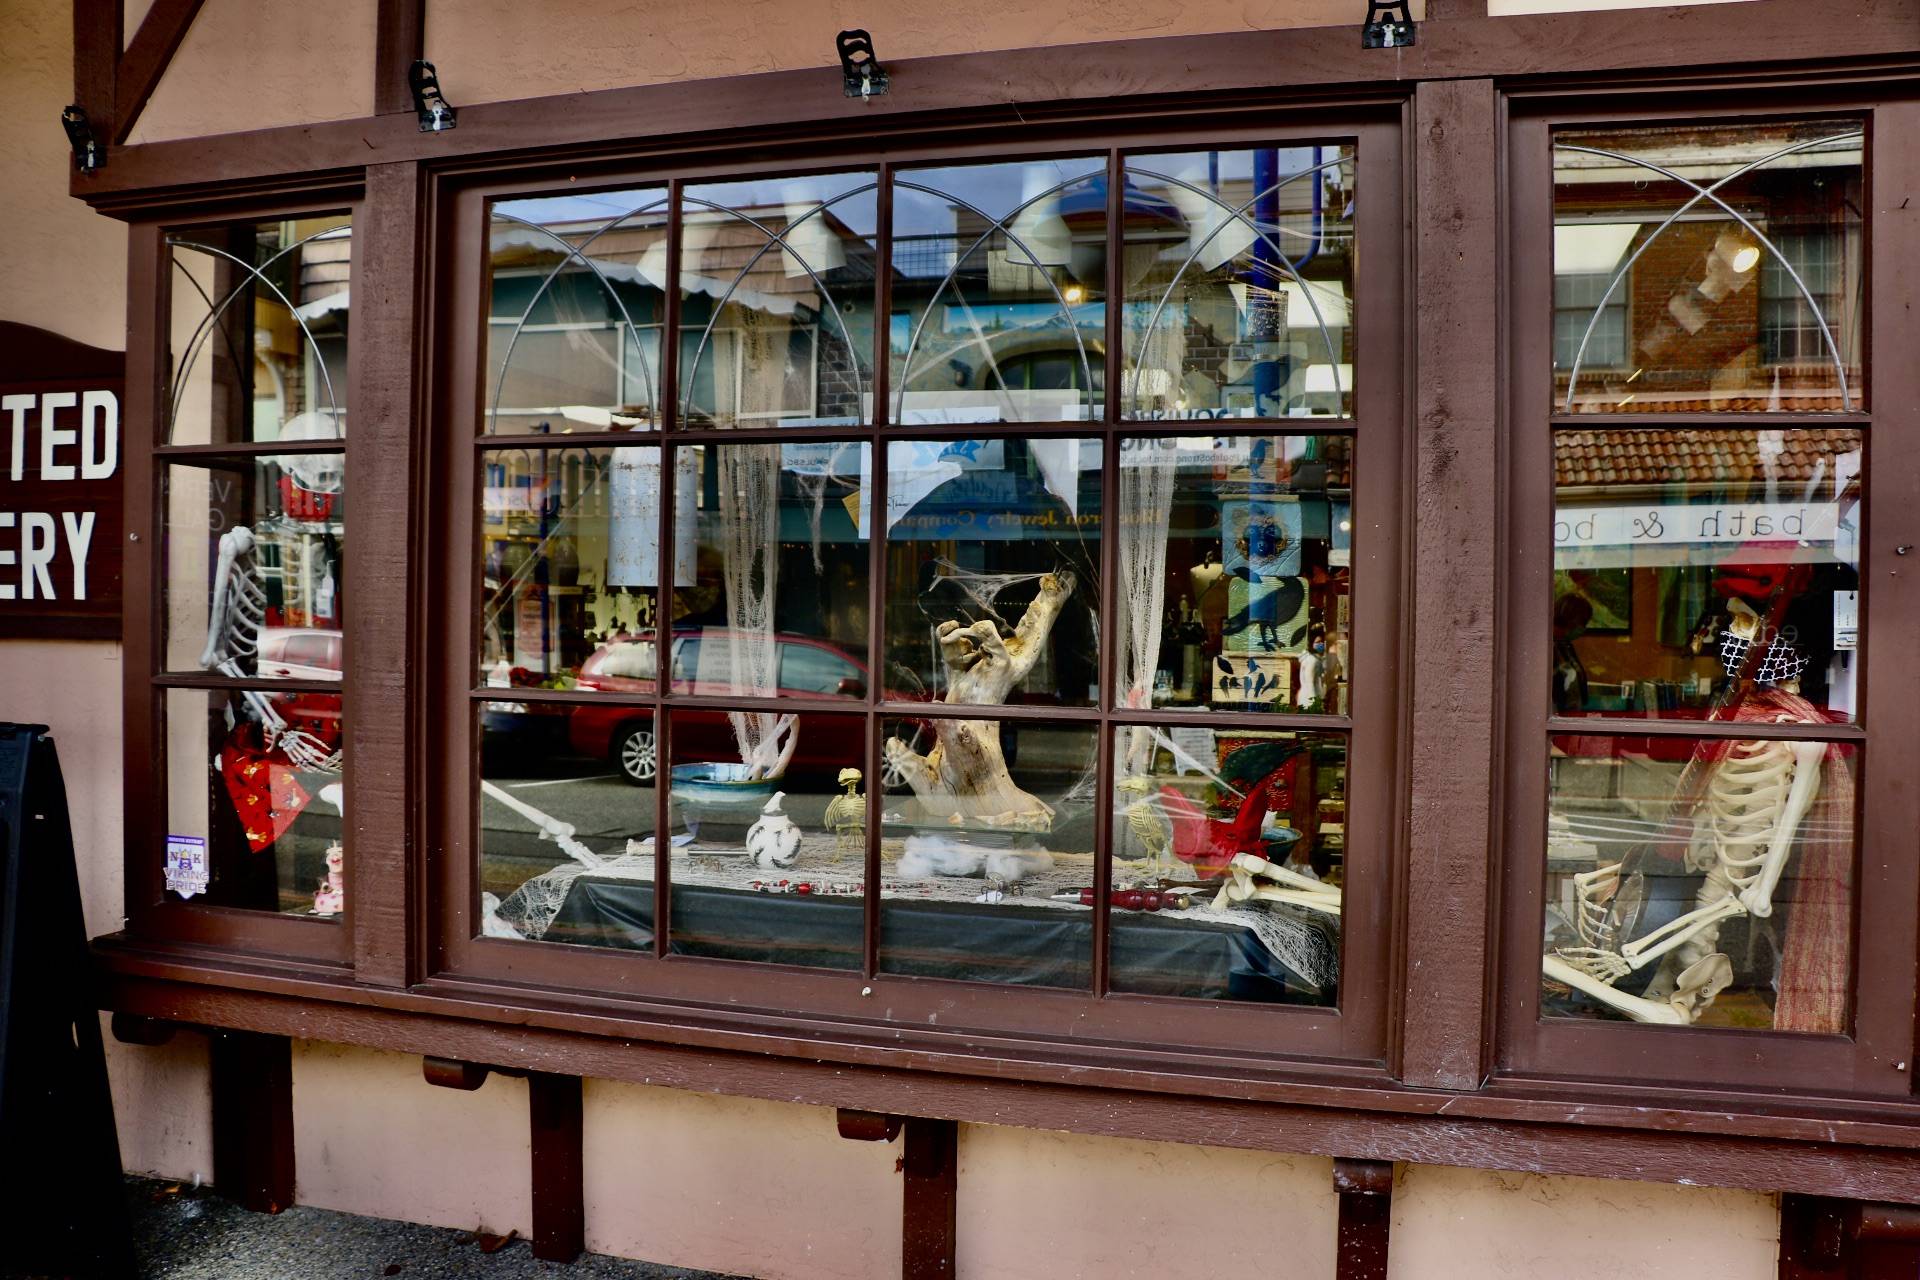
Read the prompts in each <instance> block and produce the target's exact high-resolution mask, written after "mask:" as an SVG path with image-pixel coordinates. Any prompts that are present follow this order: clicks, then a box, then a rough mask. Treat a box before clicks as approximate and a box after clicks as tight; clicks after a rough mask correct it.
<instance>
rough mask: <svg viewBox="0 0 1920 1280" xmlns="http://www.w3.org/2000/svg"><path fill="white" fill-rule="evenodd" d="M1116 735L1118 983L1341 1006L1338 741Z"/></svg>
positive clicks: (1172, 992)
mask: <svg viewBox="0 0 1920 1280" xmlns="http://www.w3.org/2000/svg"><path fill="white" fill-rule="evenodd" d="M1117 732H1118V734H1119V737H1118V738H1117V740H1116V741H1115V744H1114V779H1115V781H1114V795H1113V806H1114V820H1113V833H1114V834H1113V839H1114V850H1113V898H1112V906H1113V931H1112V943H1111V947H1112V950H1111V955H1112V965H1111V967H1110V973H1111V981H1112V986H1113V989H1114V990H1115V991H1133V992H1139V993H1142V994H1146V995H1165V996H1191V997H1198V998H1203V999H1209V1000H1249V1001H1260V1002H1266V1003H1280V1004H1312V1005H1325V1006H1332V1005H1335V1004H1337V1003H1338V1002H1339V985H1340V894H1341V884H1342V882H1343V881H1344V879H1345V865H1346V807H1347V798H1346V797H1347V744H1346V738H1345V737H1344V736H1342V735H1338V734H1317V733H1313V734H1300V733H1288V732H1278V731H1260V730H1226V729H1211V728H1205V727H1200V728H1188V727H1179V728H1159V727H1152V726H1146V725H1136V726H1132V727H1125V726H1123V727H1121V728H1120V729H1119V730H1118V731H1117Z"/></svg>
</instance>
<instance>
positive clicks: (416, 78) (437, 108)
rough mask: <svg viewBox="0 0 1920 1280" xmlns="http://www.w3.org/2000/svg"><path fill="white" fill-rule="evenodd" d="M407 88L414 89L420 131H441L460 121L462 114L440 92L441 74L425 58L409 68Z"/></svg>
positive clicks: (414, 106)
mask: <svg viewBox="0 0 1920 1280" xmlns="http://www.w3.org/2000/svg"><path fill="white" fill-rule="evenodd" d="M407 88H408V89H410V90H412V91H413V109H414V111H415V112H416V113H417V114H418V115H419V117H420V132H422V133H440V132H442V131H444V130H447V129H451V128H453V127H454V126H455V125H457V124H459V123H460V115H459V113H458V112H457V111H455V110H454V109H453V106H452V104H450V103H449V102H448V101H447V100H446V98H445V96H444V95H442V94H441V92H440V76H439V74H438V73H436V72H435V71H434V69H433V64H432V63H431V62H427V61H425V60H424V59H422V60H418V61H415V62H414V64H413V65H412V66H410V67H408V68H407Z"/></svg>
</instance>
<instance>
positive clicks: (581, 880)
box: [475, 702, 658, 951]
mask: <svg viewBox="0 0 1920 1280" xmlns="http://www.w3.org/2000/svg"><path fill="white" fill-rule="evenodd" d="M478 715H479V719H480V838H479V840H478V841H477V844H478V857H479V868H480V876H479V879H480V895H481V896H480V907H481V912H480V916H479V918H478V922H477V924H476V927H475V933H477V934H482V935H484V936H487V937H498V938H513V937H520V938H526V939H528V940H530V941H536V942H538V941H547V942H573V943H579V944H582V945H586V946H605V947H633V948H637V949H640V950H648V951H650V950H652V948H653V915H652V907H653V839H652V837H653V805H654V785H655V782H654V775H655V773H656V771H657V761H658V756H657V752H656V748H655V745H654V734H653V713H652V712H651V711H649V710H648V709H646V708H644V707H631V706H616V705H609V704H605V703H590V704H588V703H573V704H570V705H566V706H557V705H554V704H552V703H539V702H485V703H482V704H481V705H480V710H479V712H478ZM615 904H625V906H627V907H630V908H633V910H630V911H628V910H620V909H617V908H616V905H615Z"/></svg>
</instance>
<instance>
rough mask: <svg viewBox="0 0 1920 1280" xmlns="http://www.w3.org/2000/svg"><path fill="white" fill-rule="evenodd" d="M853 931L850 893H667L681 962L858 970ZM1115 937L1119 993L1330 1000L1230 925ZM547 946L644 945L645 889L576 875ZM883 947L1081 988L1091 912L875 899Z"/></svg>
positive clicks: (1138, 915)
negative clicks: (697, 959) (688, 958)
mask: <svg viewBox="0 0 1920 1280" xmlns="http://www.w3.org/2000/svg"><path fill="white" fill-rule="evenodd" d="M1308 924H1309V925H1310V927H1312V928H1314V929H1315V930H1316V931H1318V932H1319V933H1320V934H1321V935H1322V937H1323V938H1324V939H1325V940H1326V942H1327V944H1328V950H1329V952H1330V954H1333V955H1338V954H1339V950H1340V943H1339V933H1338V926H1337V925H1336V924H1335V922H1333V921H1332V920H1330V919H1323V918H1321V917H1317V916H1313V917H1309V918H1308ZM861 927H862V903H861V899H859V898H854V897H840V896H835V897H819V898H815V897H809V896H806V895H802V894H771V893H754V892H748V891H742V890H737V889H717V888H708V887H705V886H700V885H678V884H677V885H675V886H674V888H673V929H672V934H671V938H672V950H673V951H674V952H676V953H677V954H680V955H695V956H707V957H712V958H717V959H725V960H758V961H766V962H771V963H776V964H802V965H811V966H814V967H816V968H828V969H858V968H859V967H860V941H861ZM1112 932H1113V940H1112V946H1113V952H1112V956H1113V987H1114V989H1115V990H1118V991H1129V992H1134V993H1138V994H1145V995H1166V996H1193V997H1204V998H1209V999H1228V1000H1251V1001H1260V1002H1265V1003H1281V1004H1320V1005H1325V1004H1332V1003H1333V1002H1334V999H1335V996H1336V992H1335V991H1334V990H1333V989H1332V985H1333V984H1331V983H1329V984H1326V985H1325V986H1321V985H1319V984H1316V983H1314V982H1312V981H1309V980H1308V978H1307V977H1306V976H1304V975H1301V974H1298V973H1295V972H1294V971H1293V970H1292V969H1290V968H1289V967H1288V966H1286V965H1285V964H1283V963H1282V962H1281V961H1280V959H1279V957H1277V956H1275V955H1274V954H1273V953H1272V952H1270V951H1269V950H1267V948H1266V947H1265V946H1263V945H1262V944H1261V942H1260V940H1259V938H1258V937H1256V936H1255V935H1254V933H1253V932H1252V931H1251V930H1249V929H1245V928H1241V927H1239V926H1237V925H1230V924H1221V923H1218V922H1215V921H1211V920H1200V919H1194V918H1192V917H1191V916H1187V917H1174V916H1163V915H1156V914H1154V913H1151V912H1122V913H1118V914H1116V915H1115V917H1114V921H1113V931H1112ZM546 940H547V941H549V942H571V943H580V944H586V945H590V946H608V947H626V948H631V949H633V950H640V951H651V950H652V949H653V885H652V883H651V882H649V881H644V880H625V879H603V878H598V877H595V876H592V875H583V876H581V877H579V878H578V879H576V880H575V881H574V882H573V887H572V888H571V889H570V890H569V891H568V893H567V897H566V901H565V902H563V903H562V904H561V906H560V911H559V913H558V914H557V915H555V916H554V919H553V924H552V925H551V926H550V927H549V928H548V930H547V933H546ZM880 953H881V957H882V961H881V967H882V968H883V969H884V970H885V971H886V972H887V973H890V974H902V975H907V976H916V977H928V978H958V979H970V980H973V981H985V982H1006V983H1014V984H1018V985H1022V986H1042V987H1086V986H1087V985H1088V984H1089V982H1090V981H1091V974H1090V972H1089V957H1091V955H1092V954H1093V916H1092V913H1091V912H1087V911H1071V910H1062V909H1060V908H1055V907H1039V906H1024V905H1019V904H1015V903H1009V902H1001V903H995V904H991V905H989V904H985V903H972V902H932V901H927V900H924V899H915V898H888V899H886V900H885V901H884V902H883V903H882V905H881V912H880Z"/></svg>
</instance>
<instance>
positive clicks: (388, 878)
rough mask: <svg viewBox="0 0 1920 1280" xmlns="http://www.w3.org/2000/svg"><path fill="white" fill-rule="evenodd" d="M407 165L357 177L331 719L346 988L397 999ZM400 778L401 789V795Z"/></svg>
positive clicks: (409, 369)
mask: <svg viewBox="0 0 1920 1280" xmlns="http://www.w3.org/2000/svg"><path fill="white" fill-rule="evenodd" d="M425 203H426V202H425V200H424V198H423V193H422V189H421V174H420V169H419V166H418V165H416V164H413V163H411V162H399V163H393V164H373V165H368V166H367V188H366V200H365V202H364V203H363V204H362V206H361V208H360V210H359V214H358V217H357V219H356V221H355V225H354V228H353V280H352V290H353V328H354V333H353V345H352V350H351V352H350V354H349V359H350V361H351V369H350V374H351V379H352V386H353V406H354V407H353V423H352V426H351V427H350V428H349V431H348V437H347V461H346V468H347V484H346V490H347V500H348V501H349V502H350V503H352V510H353V512H354V519H355V521H356V524H355V528H356V530H357V531H359V533H360V536H358V537H357V538H356V539H355V541H354V547H353V554H352V555H351V556H349V557H348V558H347V565H346V582H345V584H344V585H345V587H346V610H347V618H346V629H347V651H346V673H345V679H344V680H343V682H342V685H343V688H342V692H343V694H344V700H345V706H344V707H343V712H344V714H345V717H346V723H347V725H348V727H349V731H350V732H351V733H352V735H353V749H352V750H351V751H349V752H348V753H347V757H346V777H345V782H346V815H345V821H344V827H345V830H346V834H347V841H346V845H347V858H348V864H347V922H348V925H349V926H350V927H351V929H352V930H353V957H354V978H355V980H356V981H358V982H361V983H364V984H367V985H371V986H377V987H390V988H398V987H404V986H406V985H407V984H408V983H409V982H412V981H415V980H417V978H418V976H419V974H420V973H421V971H422V969H423V967H424V964H425V961H424V959H423V958H422V957H423V954H424V946H425V940H424V939H422V938H418V937H414V936H411V935H410V933H409V922H410V921H411V920H412V919H413V918H414V916H415V914H416V912H415V910H414V908H415V906H416V904H417V903H418V902H419V901H420V899H421V896H422V890H421V889H420V887H419V886H420V878H421V877H422V875H423V874H424V868H423V867H422V866H421V865H420V859H419V858H418V857H417V856H416V851H417V850H418V849H419V848H420V840H419V837H418V832H419V826H418V823H419V820H420V819H419V812H420V810H419V806H417V805H410V804H409V803H408V797H409V795H421V794H424V793H425V782H424V778H425V764H424V761H425V759H426V756H427V752H426V751H425V750H424V748H423V745H422V734H421V729H420V726H419V722H418V719H417V717H416V716H415V715H414V713H413V712H412V711H411V710H410V706H411V703H410V700H409V698H408V697H407V673H408V672H413V671H419V670H423V669H425V668H424V667H422V666H421V665H420V664H418V663H417V662H416V661H415V660H414V651H415V648H416V646H417V644H418V643H419V641H420V637H421V629H420V628H421V624H420V623H419V622H418V620H417V619H418V617H419V615H418V613H417V611H409V610H406V609H395V608H393V599H392V596H391V594H390V590H391V584H393V583H395V582H405V581H410V580H412V579H413V578H414V577H416V576H417V571H418V566H417V564H416V563H415V557H414V551H413V548H414V546H415V541H416V539H415V536H414V535H415V531H416V529H417V527H418V524H419V521H420V519H421V507H422V500H421V495H420V486H421V476H422V469H421V468H420V467H419V466H417V465H416V463H417V461H418V459H419V458H420V457H422V456H424V454H425V452H426V451H425V449H424V448H420V449H416V448H415V446H414V441H415V439H416V438H420V439H424V437H425V433H424V432H423V431H420V430H417V428H418V426H419V423H420V421H421V417H422V408H421V406H422V385H421V384H422V378H421V375H420V373H419V370H420V369H421V368H422V366H423V365H424V363H425V359H424V353H425V352H427V351H429V350H431V347H429V346H428V345H427V344H428V342H429V341H430V331H431V325H430V317H429V316H427V315H426V314H425V309H424V308H423V307H422V306H421V302H420V299H421V297H422V290H423V289H425V288H426V287H427V286H426V284H425V283H424V281H425V279H426V277H427V275H428V274H429V272H428V268H429V262H428V258H429V256H430V255H428V254H427V253H426V252H425V251H424V249H423V248H422V244H423V238H424V237H423V234H422V223H423V222H424V221H425V220H426V217H427V211H426V208H425ZM409 779H411V780H412V781H411V782H410V781H409Z"/></svg>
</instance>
